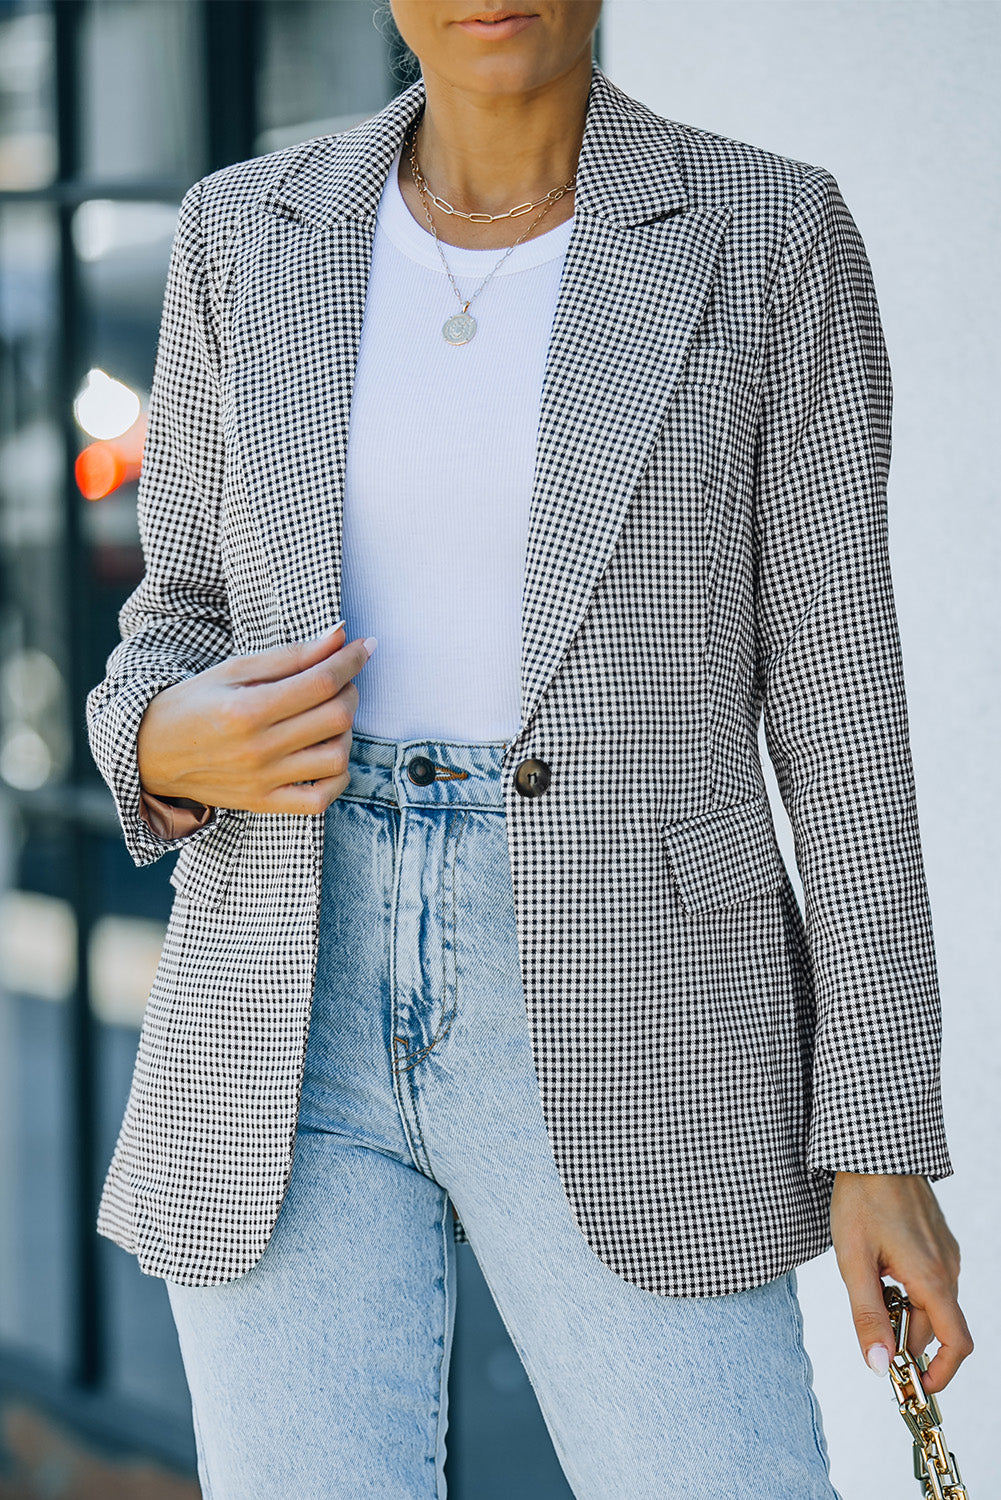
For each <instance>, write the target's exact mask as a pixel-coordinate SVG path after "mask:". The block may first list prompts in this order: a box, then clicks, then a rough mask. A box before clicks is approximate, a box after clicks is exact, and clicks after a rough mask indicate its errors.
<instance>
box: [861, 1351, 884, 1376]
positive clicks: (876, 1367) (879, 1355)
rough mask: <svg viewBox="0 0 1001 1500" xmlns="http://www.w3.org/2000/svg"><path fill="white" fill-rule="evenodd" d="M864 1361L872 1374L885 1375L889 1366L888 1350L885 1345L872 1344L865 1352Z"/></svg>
mask: <svg viewBox="0 0 1001 1500" xmlns="http://www.w3.org/2000/svg"><path fill="white" fill-rule="evenodd" d="M865 1362H866V1364H867V1365H868V1366H869V1368H870V1370H871V1371H872V1373H873V1374H874V1375H879V1376H883V1375H885V1374H886V1373H887V1371H888V1370H889V1368H890V1352H889V1350H888V1349H887V1347H886V1345H885V1344H873V1346H872V1348H871V1349H869V1350H868V1351H867V1352H866V1356H865Z"/></svg>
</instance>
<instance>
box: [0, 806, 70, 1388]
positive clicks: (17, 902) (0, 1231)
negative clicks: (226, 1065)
mask: <svg viewBox="0 0 1001 1500" xmlns="http://www.w3.org/2000/svg"><path fill="white" fill-rule="evenodd" d="M0 841H2V843H0V847H2V848H3V851H4V855H5V864H6V866H7V868H6V870H5V871H4V878H3V880H2V883H0V976H2V978H0V1340H2V1341H3V1342H4V1343H5V1344H11V1345H15V1346H17V1347H18V1348H19V1349H21V1350H23V1351H24V1352H25V1353H28V1354H30V1355H31V1356H32V1357H33V1358H35V1359H41V1360H45V1361H47V1362H49V1361H51V1362H52V1363H54V1364H56V1365H57V1366H59V1365H64V1364H65V1363H66V1362H67V1361H68V1358H69V1351H68V1348H67V1337H68V1333H69V1329H70V1327H71V1318H70V1296H71V1291H70V1284H69V1275H70V1264H71V1262H70V1255H69V1242H70V1235H71V1230H72V1222H71V1215H72V1212H73V1195H72V1191H71V1177H70V1160H69V1142H70V1140H71V1133H70V1120H69V1097H68V1090H67V1087H66V1080H67V1077H68V1076H69V1062H70V1059H69V1050H68V1048H69V1026H68V1020H69V1006H68V1003H67V1002H68V1001H69V999H70V996H71V994H72V990H73V985H74V980H75V944H76V927H75V920H74V916H73V909H72V906H71V905H70V902H69V899H68V893H67V890H66V888H65V884H64V877H65V871H66V869H67V867H68V851H67V848H66V844H65V840H64V839H63V838H62V837H61V835H60V833H59V832H58V830H55V829H53V828H52V827H51V826H46V825H43V824H39V823H35V822H32V823H29V822H27V821H26V820H24V819H22V818H21V817H20V816H18V815H17V814H15V813H13V812H12V810H11V804H10V802H9V801H8V800H7V799H0Z"/></svg>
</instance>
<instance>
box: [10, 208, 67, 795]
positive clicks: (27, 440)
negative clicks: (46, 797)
mask: <svg viewBox="0 0 1001 1500" xmlns="http://www.w3.org/2000/svg"><path fill="white" fill-rule="evenodd" d="M57 250H58V239H57V227H56V222H55V218H54V214H53V210H52V209H50V208H49V207H48V206H46V205H42V204H8V205H6V206H5V208H4V211H3V214H2V215H0V288H2V291H0V391H2V403H0V781H2V782H5V783H6V784H7V785H8V786H11V787H16V788H17V789H18V790H21V791H34V790H37V789H38V788H39V787H42V786H45V785H47V784H49V783H51V782H55V781H59V780H60V779H62V778H63V777H64V776H65V774H66V771H67V769H68V761H69V704H68V696H67V687H66V675H67V672H66V646H67V626H66V621H65V618H64V610H65V603H66V601H65V594H64V590H63V588H62V587H61V580H60V574H59V544H60V539H61V536H62V518H63V510H62V500H63V483H64V460H63V445H62V436H61V427H60V422H59V414H58V413H57V412H56V411H55V409H54V405H53V403H54V401H55V399H56V398H55V392H56V391H57V389H58V381H57V379H56V348H57V343H56V337H57V328H56V320H57V318H58V308H59V299H58V286H57Z"/></svg>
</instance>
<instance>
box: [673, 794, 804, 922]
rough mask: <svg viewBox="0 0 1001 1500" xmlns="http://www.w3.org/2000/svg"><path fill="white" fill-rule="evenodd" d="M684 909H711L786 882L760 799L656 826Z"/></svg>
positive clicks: (763, 800) (769, 820) (772, 830)
mask: <svg viewBox="0 0 1001 1500" xmlns="http://www.w3.org/2000/svg"><path fill="white" fill-rule="evenodd" d="M660 831H661V837H662V839H663V841H664V847H665V850H666V851H667V857H668V859H669V861H670V864H671V871H672V873H673V875H674V880H675V884H676V885H677V888H678V894H679V895H680V897H681V901H682V904H683V906H684V907H685V909H686V911H689V912H693V913H695V912H705V911H713V910H715V909H716V908H718V907H723V906H734V905H736V904H737V903H738V902H740V901H747V900H749V899H750V898H751V897H752V896H758V895H761V894H763V893H765V892H767V891H774V890H777V889H778V887H779V886H780V885H781V883H782V881H783V879H784V878H785V866H784V865H783V863H782V856H781V854H780V853H779V846H778V843H777V842H776V838H775V828H774V825H773V823H772V815H771V810H770V808H769V806H768V800H767V798H765V797H760V798H755V800H754V801H753V802H740V803H738V804H737V805H736V806H735V807H727V808H723V809H722V810H720V811H719V812H711V813H705V814H703V815H702V816H700V817H697V818H686V819H684V820H683V821H681V822H678V823H664V824H662V825H661V830H660Z"/></svg>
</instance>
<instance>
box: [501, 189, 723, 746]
mask: <svg viewBox="0 0 1001 1500" xmlns="http://www.w3.org/2000/svg"><path fill="white" fill-rule="evenodd" d="M730 217H731V213H730V209H729V208H726V207H722V208H706V209H693V210H690V211H688V212H686V213H678V214H674V215H672V216H670V217H668V218H665V219H663V220H662V221H661V222H659V223H657V224H645V225H639V226H636V227H633V228H622V227H621V226H618V225H614V224H610V223H608V222H607V221H605V220H599V219H593V218H585V217H583V216H582V217H580V218H579V219H578V221H577V223H576V224H575V226H574V232H573V235H572V236H571V241H570V246H569V248H568V251H567V261H566V265H565V267H564V274H563V281H562V284H561V287H560V294H559V299H558V303H557V308H556V315H555V319H554V323H553V331H552V336H551V339H550V345H549V357H548V361H547V365H546V373H545V380H544V385H543V395H542V406H541V412H540V417H539V435H538V445H537V451H536V469H535V483H534V491H533V496H532V509H531V517H530V523H529V537H528V546H527V553H526V564H525V583H524V591H523V597H522V669H521V698H522V725H523V727H526V726H527V725H528V724H529V722H530V720H531V718H532V716H533V715H534V713H535V711H536V709H537V707H538V704H539V700H540V698H541V697H542V694H543V693H544V692H545V690H546V687H547V686H548V684H549V682H550V681H551V679H552V677H553V674H554V673H555V671H556V669H557V667H558V666H559V663H560V660H561V659H562V657H563V655H564V653H565V651H566V649H567V647H568V645H569V643H570V641H571V639H572V637H573V635H574V633H575V631H576V630H577V627H578V625H579V624H580V621H581V619H582V617H583V615H584V613H585V611H586V609H587V607H588V603H589V600H590V597H591V594H592V592H593V590H594V587H595V585H596V584H597V582H598V579H599V578H600V577H601V574H602V573H603V572H604V570H605V567H606V565H607V563H608V560H609V558H610V556H611V553H612V550H613V548H614V546H615V542H616V539H617V537H618V534H619V531H620V529H621V526H622V522H623V519H624V517H625V514H626V510H627V508H628V505H629V500H630V497H631V495H632V493H633V491H634V489H635V487H636V484H637V482H638V479H639V476H640V474H641V472H642V470H643V467H644V465H645V463H646V460H647V458H648V457H649V454H650V451H651V448H652V447H653V444H654V441H655V439H656V434H657V431H658V429H659V427H660V425H661V422H662V420H663V417H664V413H665V410H666V408H667V406H668V403H669V402H670V400H671V397H672V394H673V392H674V390H675V387H676V385H677V382H678V377H679V375H680V373H681V370H682V367H683V365H684V362H685V357H686V354H687V351H688V348H689V345H690V343H691V341H692V338H693V335H694V333H695V331H696V329H697V327H698V325H699V322H700V320H701V317H702V313H703V311H704V308H705V305H706V301H707V299H708V296H709V292H710V290H711V288H712V283H713V278H714V274H715V270H716V264H717V260H718V256H719V251H720V246H721V244H722V242H723V238H724V235H725V232H726V228H727V225H728V224H729V221H730Z"/></svg>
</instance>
